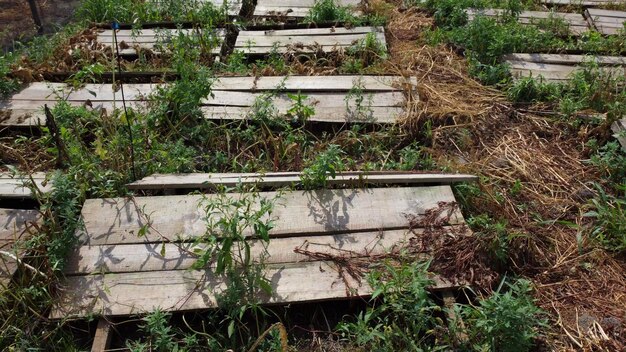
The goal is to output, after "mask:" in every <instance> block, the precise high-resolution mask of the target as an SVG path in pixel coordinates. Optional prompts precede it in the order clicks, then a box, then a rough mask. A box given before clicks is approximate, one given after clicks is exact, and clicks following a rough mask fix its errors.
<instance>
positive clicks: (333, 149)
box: [300, 144, 345, 189]
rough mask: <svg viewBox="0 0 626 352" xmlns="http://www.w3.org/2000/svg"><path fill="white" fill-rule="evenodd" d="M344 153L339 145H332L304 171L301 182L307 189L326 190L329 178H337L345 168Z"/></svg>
mask: <svg viewBox="0 0 626 352" xmlns="http://www.w3.org/2000/svg"><path fill="white" fill-rule="evenodd" d="M344 154H345V153H344V151H343V150H341V148H340V147H339V146H338V145H334V144H331V145H329V146H328V147H327V148H326V150H325V151H323V152H321V153H320V154H319V155H318V156H317V157H316V158H315V160H313V162H312V163H311V165H309V166H307V167H306V168H304V170H302V174H301V175H300V182H302V185H303V186H304V188H305V189H318V188H326V186H327V185H328V178H329V177H332V178H335V177H336V176H337V172H341V171H342V169H343V168H344V162H343V160H342V156H343V155H344Z"/></svg>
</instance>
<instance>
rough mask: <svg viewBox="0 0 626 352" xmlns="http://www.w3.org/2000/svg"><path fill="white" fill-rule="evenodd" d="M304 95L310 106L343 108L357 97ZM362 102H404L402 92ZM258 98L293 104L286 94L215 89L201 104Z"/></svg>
mask: <svg viewBox="0 0 626 352" xmlns="http://www.w3.org/2000/svg"><path fill="white" fill-rule="evenodd" d="M301 95H302V96H304V97H305V99H303V104H305V105H308V106H311V107H313V108H322V107H332V108H337V107H343V108H344V110H345V107H346V103H348V102H351V103H352V104H351V105H354V100H356V98H357V97H352V98H351V99H346V98H347V96H346V94H345V93H307V92H304V93H301ZM361 98H364V100H365V101H364V102H363V104H367V105H368V106H384V107H387V106H404V105H405V104H406V102H405V99H404V94H403V93H402V92H376V93H375V94H366V95H365V96H364V97H363V96H362V97H361ZM260 99H262V100H263V101H267V100H271V101H272V104H273V105H274V107H276V108H277V109H279V110H283V109H284V110H286V109H289V108H291V107H292V106H293V105H294V101H293V99H291V98H290V97H289V96H288V95H287V94H276V95H272V96H270V95H268V94H262V93H253V92H230V91H215V92H213V96H211V97H209V98H206V99H203V100H202V104H203V105H217V106H220V105H225V106H247V107H250V106H253V105H254V104H255V103H257V102H258V101H259V100H260Z"/></svg>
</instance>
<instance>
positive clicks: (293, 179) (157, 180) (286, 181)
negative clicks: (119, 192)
mask: <svg viewBox="0 0 626 352" xmlns="http://www.w3.org/2000/svg"><path fill="white" fill-rule="evenodd" d="M475 180H477V177H476V176H473V175H464V174H432V173H412V172H387V173H381V172H359V171H352V172H342V173H338V174H337V175H336V177H335V178H329V179H328V183H329V184H330V185H339V184H341V185H368V184H369V185H389V184H452V183H456V182H469V181H475ZM299 183H300V173H299V172H278V173H276V172H268V173H265V174H259V173H253V174H204V173H194V174H155V175H152V176H147V177H144V178H143V179H141V180H138V181H135V182H133V183H130V184H128V188H129V189H205V188H214V187H215V186H217V185H223V186H227V187H233V186H236V185H238V184H257V185H259V186H261V187H284V186H291V185H293V184H299Z"/></svg>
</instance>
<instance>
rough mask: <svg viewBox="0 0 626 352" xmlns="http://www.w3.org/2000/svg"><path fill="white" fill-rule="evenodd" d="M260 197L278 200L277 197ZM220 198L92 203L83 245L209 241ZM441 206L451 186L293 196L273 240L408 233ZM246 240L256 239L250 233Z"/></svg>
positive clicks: (277, 215) (283, 201) (277, 213)
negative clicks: (211, 212)
mask: <svg viewBox="0 0 626 352" xmlns="http://www.w3.org/2000/svg"><path fill="white" fill-rule="evenodd" d="M260 195H261V198H265V199H274V198H275V197H276V196H277V193H275V192H262V193H260ZM228 196H229V197H231V198H233V199H239V197H241V195H239V194H229V195H228ZM216 197H219V195H215V194H208V195H189V196H161V197H135V198H132V199H126V198H114V199H89V200H87V201H86V202H85V204H84V206H83V210H82V217H83V219H84V222H85V229H84V232H82V231H81V232H80V233H79V234H78V236H79V240H80V242H81V243H82V244H85V245H87V244H89V245H100V244H123V243H125V244H129V243H149V242H161V241H172V240H178V239H182V240H188V239H192V238H195V237H197V236H201V235H203V234H204V233H205V231H206V228H207V220H206V217H207V215H206V212H205V211H204V209H203V206H202V204H206V202H208V201H210V200H211V199H214V198H216ZM258 201H259V199H257V200H255V204H258V203H257V202H258ZM441 202H445V203H451V202H454V195H453V194H452V190H451V188H450V186H430V187H407V188H373V189H358V190H318V191H291V192H286V193H284V194H283V195H282V196H280V198H279V199H278V200H277V204H276V205H275V207H274V210H273V213H272V219H274V228H273V229H272V230H271V231H270V235H271V236H272V237H288V236H301V235H305V234H308V235H311V234H326V233H339V232H349V231H375V230H378V229H399V228H407V227H408V226H409V218H411V217H419V216H420V215H423V214H424V213H425V212H426V211H427V210H429V209H436V208H438V204H440V203H441ZM254 207H256V205H253V209H254ZM452 215H453V216H452V217H451V218H450V219H449V222H450V224H451V225H454V224H460V223H462V221H463V217H462V215H461V214H460V212H459V211H455V212H454V213H453V214H452ZM147 217H149V219H150V221H148V219H147ZM213 219H214V220H215V218H214V216H213ZM148 226H149V229H150V231H149V233H147V234H145V236H142V237H140V236H139V233H140V230H141V229H142V227H143V228H147V227H148ZM245 234H250V231H249V229H248V230H246V232H245Z"/></svg>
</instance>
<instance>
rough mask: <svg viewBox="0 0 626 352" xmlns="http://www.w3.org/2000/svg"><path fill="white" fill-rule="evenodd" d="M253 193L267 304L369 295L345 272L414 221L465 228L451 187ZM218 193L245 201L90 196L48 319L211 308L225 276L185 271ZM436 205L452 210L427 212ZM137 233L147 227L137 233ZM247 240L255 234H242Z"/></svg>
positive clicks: (450, 231) (453, 231) (416, 229)
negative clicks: (262, 219)
mask: <svg viewBox="0 0 626 352" xmlns="http://www.w3.org/2000/svg"><path fill="white" fill-rule="evenodd" d="M259 195H260V197H256V198H253V199H254V200H253V202H254V203H253V204H252V208H257V207H258V206H260V205H259V204H260V202H261V199H266V200H272V199H273V200H275V206H274V209H273V211H272V214H271V219H272V220H273V221H274V222H273V225H274V226H273V228H272V229H271V230H270V237H271V241H270V243H269V247H268V248H267V252H268V254H269V256H268V257H267V259H266V260H265V263H266V267H265V269H264V270H265V271H264V273H265V276H266V277H267V278H268V279H269V281H270V282H271V285H272V288H273V290H272V293H271V294H266V293H259V294H258V299H259V300H260V301H261V302H263V303H267V304H288V303H295V302H308V301H320V300H330V299H345V298H348V297H353V296H363V295H368V294H370V293H371V288H370V287H369V286H368V285H367V284H366V282H365V280H363V278H362V275H360V276H359V275H356V274H355V273H354V272H352V271H350V270H348V269H349V268H348V266H349V267H350V268H352V267H358V268H361V269H362V270H367V268H368V267H369V266H370V265H371V264H372V263H373V262H375V259H376V258H384V257H385V256H388V255H390V253H396V254H397V252H398V251H399V250H400V249H402V248H407V246H409V245H410V241H409V240H410V239H411V238H414V237H415V236H419V234H421V233H423V232H424V231H426V229H427V226H428V225H427V224H424V223H423V222H424V221H421V222H420V221H415V220H416V219H422V220H423V219H428V221H432V222H433V224H436V226H438V228H439V230H440V232H441V236H455V235H458V234H462V233H467V232H468V230H467V228H466V226H465V225H464V220H463V217H462V215H461V213H460V211H459V210H458V207H456V206H453V207H446V205H451V204H452V205H455V203H454V202H455V199H454V195H453V193H452V190H451V188H450V186H430V187H405V188H374V189H351V190H318V191H290V192H281V193H277V192H262V193H260V194H259ZM217 197H231V198H233V199H239V198H240V197H246V195H245V194H237V193H233V194H226V195H215V194H209V195H186V196H161V197H135V198H133V199H129V198H116V199H90V200H87V201H86V202H85V204H84V207H83V211H82V217H83V220H84V221H85V227H84V230H82V231H80V232H79V233H77V236H78V237H79V240H80V246H79V247H78V248H76V250H75V251H74V253H73V254H72V256H71V258H70V260H69V264H68V266H67V270H66V273H65V274H66V279H65V282H64V285H65V288H64V289H62V290H60V292H61V297H60V299H59V301H58V303H57V304H56V305H55V307H54V308H53V310H52V313H51V316H52V317H53V318H62V317H68V316H73V317H81V316H87V315H90V314H104V315H107V316H119V315H128V314H135V313H144V312H148V311H151V310H153V309H155V308H157V307H159V308H162V309H165V310H169V311H178V310H192V309H207V308H213V307H216V305H217V303H216V297H217V296H218V295H219V294H220V293H221V292H224V290H225V289H226V287H227V284H226V282H225V280H224V278H223V277H221V276H216V275H215V273H214V270H213V264H209V265H208V267H207V268H206V269H202V270H194V269H192V264H193V263H194V262H195V260H196V259H197V257H196V255H195V254H194V249H203V248H205V246H206V245H205V244H203V243H201V242H197V241H195V240H196V239H197V238H198V237H199V236H203V235H204V234H205V232H206V231H207V223H208V218H207V217H215V216H218V215H216V214H212V215H207V213H206V210H205V206H206V205H207V204H209V202H210V201H211V200H212V199H216V198H217ZM442 207H445V208H446V209H449V210H446V211H441V212H440V213H433V211H437V210H438V209H441V208H442ZM433 214H435V216H434V218H433ZM267 217H268V219H269V215H268V216H267ZM416 224H418V225H417V226H416ZM431 225H432V224H431ZM142 228H148V230H147V231H146V233H145V235H143V236H139V234H140V233H141V231H142V230H141V229H142ZM244 234H245V235H248V236H251V235H253V232H252V231H251V230H250V229H245V230H244ZM249 243H250V245H251V252H250V255H251V256H252V258H259V256H261V253H263V252H264V251H263V248H262V245H261V243H260V242H259V239H257V238H254V237H251V238H250V240H249ZM235 247H237V246H235ZM233 250H234V251H236V250H237V248H233ZM414 253H415V255H416V259H418V258H427V257H428V253H427V252H426V251H419V250H418V251H417V252H414ZM344 269H345V270H344ZM347 271H349V272H351V273H352V274H348V273H347ZM433 279H434V282H435V285H434V288H446V287H448V288H449V287H452V286H454V285H453V284H452V283H450V282H446V281H445V280H442V279H441V278H438V277H436V276H434V277H433Z"/></svg>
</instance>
